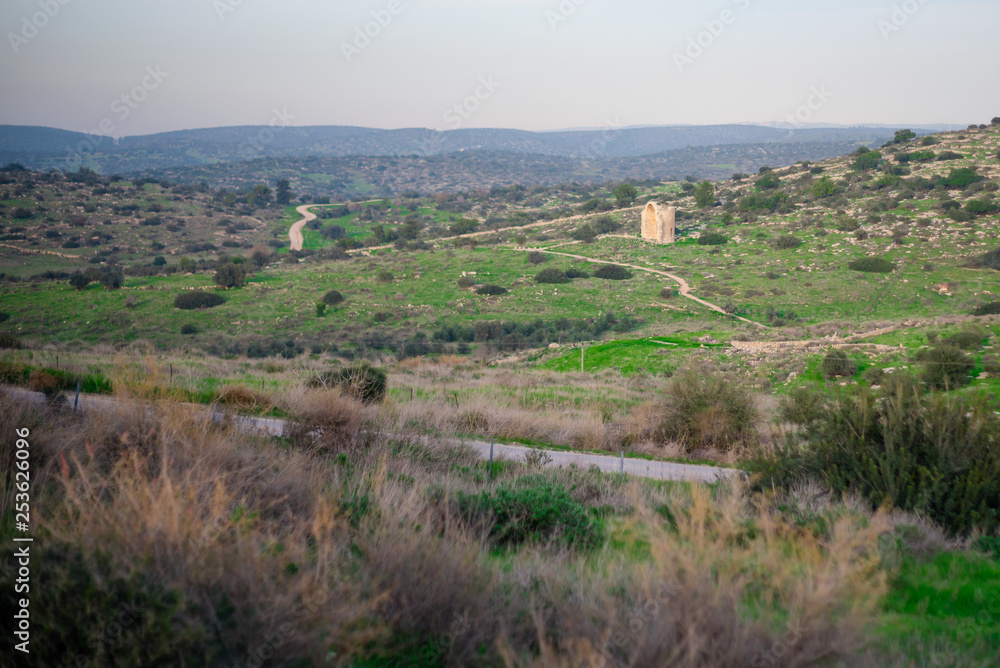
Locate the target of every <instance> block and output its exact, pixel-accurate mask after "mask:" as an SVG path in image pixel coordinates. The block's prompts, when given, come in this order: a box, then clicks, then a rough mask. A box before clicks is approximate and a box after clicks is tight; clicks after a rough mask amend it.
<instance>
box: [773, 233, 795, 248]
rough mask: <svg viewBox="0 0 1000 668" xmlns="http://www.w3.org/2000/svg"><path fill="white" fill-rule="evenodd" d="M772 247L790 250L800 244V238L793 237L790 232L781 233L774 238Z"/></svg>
mask: <svg viewBox="0 0 1000 668" xmlns="http://www.w3.org/2000/svg"><path fill="white" fill-rule="evenodd" d="M773 243H774V247H775V248H777V249H778V250H791V249H793V248H798V247H799V246H801V245H802V239H799V238H798V237H793V236H792V235H791V234H783V235H781V236H780V237H778V238H777V239H775V240H774V242H773Z"/></svg>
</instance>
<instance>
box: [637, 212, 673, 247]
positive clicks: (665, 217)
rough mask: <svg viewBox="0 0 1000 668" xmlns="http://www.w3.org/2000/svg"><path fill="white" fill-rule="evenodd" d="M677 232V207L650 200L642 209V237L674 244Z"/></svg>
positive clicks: (660, 242)
mask: <svg viewBox="0 0 1000 668" xmlns="http://www.w3.org/2000/svg"><path fill="white" fill-rule="evenodd" d="M676 233H677V207H675V206H661V205H659V204H657V203H656V202H650V203H649V204H647V205H646V208H645V209H643V211H642V238H643V239H646V240H647V241H652V242H654V243H658V244H672V243H674V237H675V235H676Z"/></svg>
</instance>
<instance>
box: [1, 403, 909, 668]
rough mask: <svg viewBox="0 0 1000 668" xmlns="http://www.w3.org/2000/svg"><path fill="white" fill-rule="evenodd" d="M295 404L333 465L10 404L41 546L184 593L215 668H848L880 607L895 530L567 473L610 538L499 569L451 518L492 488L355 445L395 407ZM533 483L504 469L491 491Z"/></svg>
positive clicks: (264, 444) (249, 443)
mask: <svg viewBox="0 0 1000 668" xmlns="http://www.w3.org/2000/svg"><path fill="white" fill-rule="evenodd" d="M297 403H298V404H299V405H300V406H301V410H302V412H303V415H308V416H311V419H312V422H313V424H314V425H319V424H324V425H333V429H332V431H331V434H334V433H335V434H336V437H334V436H330V438H331V439H332V440H331V441H330V443H331V445H330V447H329V448H328V449H331V450H332V449H334V448H336V449H338V450H339V452H343V453H345V456H346V459H343V460H338V458H336V457H330V456H329V455H327V454H324V451H323V449H318V448H310V449H308V450H302V449H298V448H291V449H290V448H288V447H287V446H282V445H280V444H276V443H274V442H272V441H269V440H267V439H264V438H256V437H248V436H247V435H246V434H245V433H238V432H234V431H232V430H231V429H230V428H229V427H227V426H225V425H219V424H213V423H212V422H211V421H209V420H207V419H204V417H203V415H201V414H199V413H198V412H196V411H194V412H193V411H192V410H190V409H189V408H187V407H184V406H182V405H180V404H172V403H160V404H158V405H154V406H153V407H152V408H151V409H147V408H146V407H145V406H140V405H139V404H137V403H132V402H130V401H129V400H127V399H123V400H122V402H121V403H119V404H109V406H108V408H107V410H106V411H104V412H101V413H99V414H92V415H91V416H89V417H87V418H85V419H81V420H79V421H77V422H72V423H70V422H66V421H65V418H59V419H58V420H57V419H54V418H53V416H51V415H50V416H49V417H48V418H45V417H39V416H38V414H37V412H36V411H35V410H34V409H26V408H24V407H23V406H19V405H16V404H15V402H11V401H10V400H7V399H3V400H0V415H2V416H3V418H4V421H3V424H4V428H6V425H8V424H23V423H31V424H34V425H37V426H36V427H35V429H34V430H33V438H34V441H33V447H34V448H35V449H36V450H35V455H36V457H37V460H36V462H35V466H36V467H37V470H38V473H39V476H40V484H37V485H36V492H35V493H36V494H37V495H38V497H37V500H36V504H37V506H36V507H37V508H38V510H39V512H40V515H41V517H43V518H44V519H43V522H42V526H41V527H40V532H41V533H43V534H44V535H45V536H46V539H45V541H43V543H42V545H40V547H44V546H46V545H57V544H68V545H74V546H77V547H78V548H79V549H80V550H81V551H82V553H83V554H85V555H87V559H88V562H87V563H89V564H91V567H94V568H96V564H97V563H98V562H97V560H98V555H100V554H103V555H105V557H103V558H108V559H110V560H111V562H112V564H113V568H114V569H115V571H116V572H119V573H123V574H124V573H137V572H141V573H146V574H147V575H148V576H149V577H150V578H152V579H153V580H154V581H155V582H157V583H161V584H162V585H163V586H165V587H168V588H169V589H171V590H174V591H177V592H180V594H181V595H182V598H183V600H184V601H185V607H184V608H183V609H182V610H181V611H179V612H178V613H177V615H179V618H180V619H181V620H182V621H184V622H185V623H187V624H188V625H190V626H193V627H197V628H202V629H207V630H210V633H209V636H208V637H211V638H215V639H216V640H217V641H218V642H216V643H214V644H212V645H211V646H212V648H213V651H215V652H217V656H216V658H217V659H219V660H222V659H225V660H227V661H230V662H233V661H241V660H243V661H245V660H246V657H247V655H248V653H249V652H251V651H252V650H253V648H254V647H255V646H257V645H259V644H260V639H261V638H265V637H268V634H272V635H273V633H275V632H276V629H283V630H282V631H281V633H282V634H283V636H282V637H283V642H282V643H281V644H280V647H273V648H272V651H273V658H272V660H271V662H272V663H273V665H289V663H290V662H291V661H293V660H297V659H308V660H312V661H316V662H317V663H319V662H322V661H323V660H324V659H325V658H326V657H327V656H328V654H327V652H328V650H331V649H332V650H333V651H336V653H337V654H336V656H337V657H338V659H337V660H335V661H334V662H333V663H334V664H338V665H341V664H345V663H347V660H348V658H349V657H359V656H364V655H369V654H371V653H372V652H376V653H378V652H379V651H381V653H382V654H383V655H387V656H404V657H409V659H412V658H413V657H414V656H415V655H417V654H423V655H426V656H432V657H436V658H435V660H434V661H431V662H430V663H432V664H440V665H454V666H462V665H511V666H514V665H517V666H530V665H546V666H550V665H567V666H568V665H573V666H579V665H581V664H582V665H634V666H640V665H643V666H644V665H677V666H746V665H753V662H754V661H757V660H760V659H761V658H762V657H767V656H769V655H768V654H767V653H768V652H772V653H775V656H776V655H777V654H776V653H777V652H780V653H781V657H782V658H781V659H780V660H779V661H778V662H777V663H774V664H767V665H788V666H805V665H815V663H817V662H819V661H822V660H824V659H829V658H850V657H853V656H854V655H855V652H856V651H857V650H858V648H860V647H861V646H862V645H863V641H864V634H863V633H862V631H863V629H864V626H865V625H866V624H868V623H869V621H870V620H871V618H872V617H871V616H872V613H873V610H874V606H875V603H876V602H877V600H878V597H879V596H880V595H881V593H882V592H883V591H884V579H883V576H882V575H881V574H880V571H879V556H878V551H877V543H878V537H879V535H881V534H883V533H885V532H886V531H889V530H890V528H891V527H890V523H889V521H888V519H887V518H886V517H885V516H882V515H876V516H871V515H870V514H868V513H865V512H864V511H863V510H861V509H860V506H859V507H854V506H850V505H846V506H827V507H824V508H819V507H816V508H812V507H811V509H812V511H815V512H817V513H824V514H825V515H824V516H825V517H827V518H828V519H829V520H830V522H829V524H830V526H831V527H833V528H832V529H831V530H830V531H829V534H828V535H825V536H818V535H814V534H813V533H811V531H810V530H809V529H808V528H802V527H801V526H800V524H798V523H796V522H795V521H793V520H790V519H789V518H787V517H784V516H782V515H780V514H778V513H777V512H776V511H775V505H774V503H771V502H769V501H766V500H764V499H763V498H752V497H749V496H748V495H747V493H746V492H745V491H743V490H741V489H729V490H719V491H717V492H715V493H713V492H710V491H709V490H708V489H707V488H704V487H693V488H692V487H688V486H676V487H666V488H665V487H662V486H647V485H641V484H622V483H621V482H619V481H618V480H617V479H616V478H615V477H614V476H602V475H601V474H599V473H595V472H581V471H569V470H567V471H559V472H553V473H546V474H542V475H545V476H546V477H547V478H548V479H550V480H553V481H554V482H555V483H557V484H559V485H562V486H564V487H565V488H567V489H572V490H573V492H572V495H573V498H574V499H575V500H576V501H577V502H580V503H583V504H584V505H586V506H588V507H593V508H598V507H605V508H608V509H610V512H612V513H614V515H613V516H612V517H611V518H610V519H609V520H608V530H609V532H610V535H611V537H612V540H610V541H609V542H608V543H607V544H605V545H604V546H603V547H600V548H598V549H596V550H595V551H591V552H575V551H567V549H566V548H562V547H559V546H558V545H557V544H551V545H550V544H544V543H543V544H536V545H532V546H528V547H526V548H523V549H521V550H519V551H517V552H514V553H511V554H509V555H508V556H507V557H506V558H505V559H504V560H503V562H502V563H503V564H504V565H503V567H501V566H500V562H497V561H496V560H494V559H491V558H489V557H488V556H487V554H488V551H489V550H490V549H491V547H492V546H491V545H490V543H489V542H488V539H487V536H486V533H487V532H486V531H485V529H484V528H483V527H479V526H470V525H468V524H466V523H465V522H464V521H463V520H462V515H461V513H459V512H458V509H457V504H456V502H455V499H456V497H457V494H458V493H459V492H464V493H473V494H474V493H477V492H478V491H481V490H483V489H487V488H490V483H488V482H487V481H486V480H485V479H483V477H482V476H481V474H475V473H472V472H473V471H475V470H477V469H476V466H477V464H478V462H477V460H476V459H475V457H474V455H472V454H469V453H466V452H464V451H462V450H454V449H450V448H445V447H441V446H437V445H433V444H431V445H420V444H418V443H417V442H416V441H410V442H407V441H405V440H403V441H400V440H398V439H393V440H386V439H385V438H383V437H377V436H376V437H374V438H367V439H359V438H358V437H357V432H358V431H362V430H364V431H371V432H372V433H375V434H378V433H380V431H381V430H382V427H384V424H382V423H380V420H383V416H384V413H385V411H386V407H382V408H375V407H369V408H365V407H362V406H361V405H360V404H358V403H357V402H353V401H352V400H349V399H345V398H344V397H341V396H339V395H337V394H336V393H333V392H312V393H305V392H303V394H302V396H300V397H298V398H297ZM32 421H33V422H32ZM595 424H596V421H595ZM352 430H353V431H354V432H355V433H354V434H353V435H352V433H351V432H352ZM337 439H340V440H337ZM343 439H348V440H349V441H350V442H351V443H360V444H361V445H360V446H358V445H355V446H352V447H350V448H345V447H343ZM463 470H465V471H469V472H470V473H465V474H463V473H457V472H459V471H463ZM478 470H480V471H481V469H478ZM528 472H529V471H528V470H527V469H526V468H525V467H523V466H517V465H508V466H507V467H506V468H505V469H504V470H503V472H502V473H501V475H500V477H499V480H498V481H497V482H496V483H493V484H515V481H517V480H518V479H520V478H521V477H522V476H523V475H524V474H525V473H528ZM806 496H807V495H806ZM806 496H804V497H803V498H806ZM803 503H806V502H805V501H803ZM657 508H659V509H663V508H669V512H668V513H666V514H668V515H669V516H670V518H671V519H670V520H669V521H668V520H665V519H664V513H665V512H666V511H662V510H661V511H656V510H654V509H657ZM62 568H66V567H65V566H62ZM54 575H55V574H53V573H49V574H47V575H43V577H48V578H49V579H50V581H61V580H59V579H58V577H57V578H56V580H51V578H52V577H53V576H54ZM751 611H752V614H750V612H751ZM85 618H86V615H84V619H85ZM74 623H81V624H83V623H86V622H84V621H78V622H74ZM96 623H101V620H96ZM255 643H256V644H255ZM602 657H603V658H602ZM174 658H175V659H176V657H174ZM602 661H607V664H603V663H601V662H602Z"/></svg>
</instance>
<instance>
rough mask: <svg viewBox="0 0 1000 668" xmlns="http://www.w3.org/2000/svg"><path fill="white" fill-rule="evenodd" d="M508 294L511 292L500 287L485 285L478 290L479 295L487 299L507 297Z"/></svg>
mask: <svg viewBox="0 0 1000 668" xmlns="http://www.w3.org/2000/svg"><path fill="white" fill-rule="evenodd" d="M508 292H510V290H508V289H507V288H504V287H501V286H499V285H484V286H482V287H481V288H479V289H478V290H476V294H477V295H485V296H487V297H496V296H499V295H505V294H507V293H508Z"/></svg>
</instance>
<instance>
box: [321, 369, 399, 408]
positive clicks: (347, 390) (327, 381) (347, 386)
mask: <svg viewBox="0 0 1000 668" xmlns="http://www.w3.org/2000/svg"><path fill="white" fill-rule="evenodd" d="M309 387H314V388H318V387H339V388H340V389H341V391H343V392H344V394H347V395H349V396H352V397H354V398H355V399H357V400H358V401H363V402H364V403H366V404H377V403H380V402H381V401H382V400H383V399H385V395H386V392H387V391H388V388H389V377H388V375H387V374H386V372H385V370H383V369H379V368H377V367H373V366H372V365H371V364H369V363H368V362H362V363H361V364H358V365H355V366H352V367H349V368H346V369H340V370H338V371H328V372H326V373H322V374H319V375H318V376H316V377H315V378H313V379H311V380H310V381H309Z"/></svg>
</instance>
